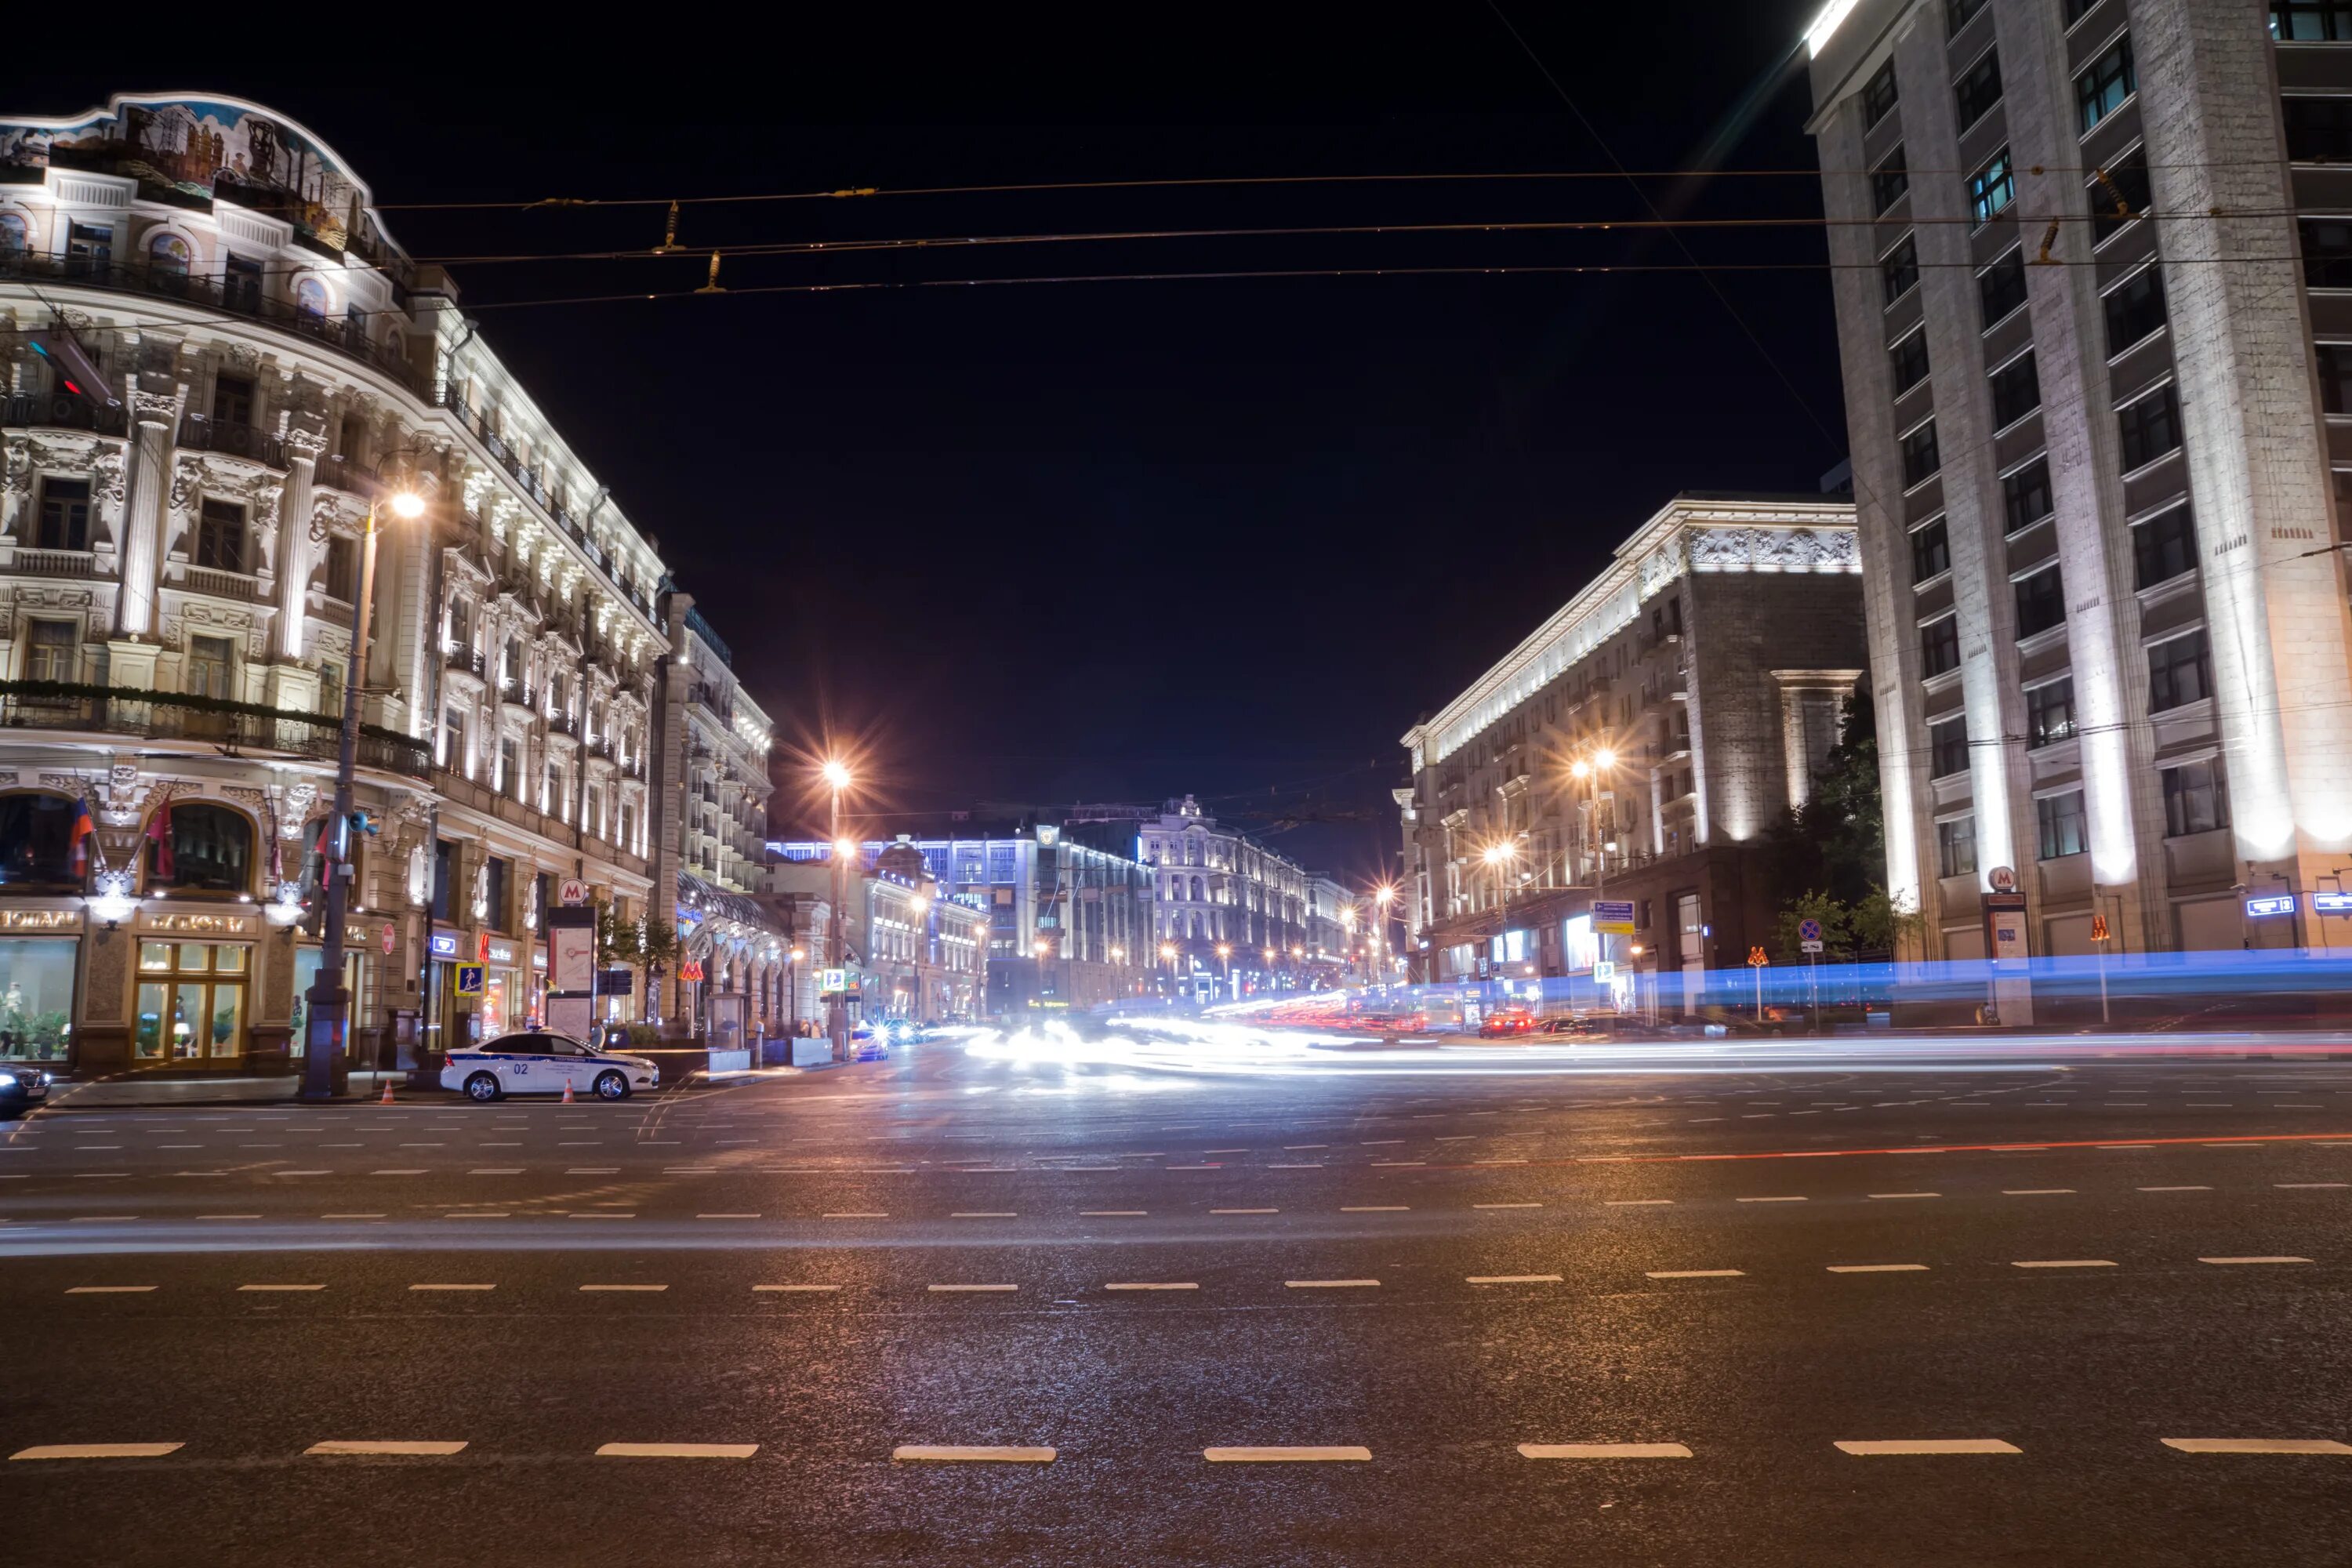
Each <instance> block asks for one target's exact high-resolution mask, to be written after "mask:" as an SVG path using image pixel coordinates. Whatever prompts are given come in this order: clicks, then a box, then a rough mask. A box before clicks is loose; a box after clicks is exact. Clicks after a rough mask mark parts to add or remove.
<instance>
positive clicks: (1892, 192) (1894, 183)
mask: <svg viewBox="0 0 2352 1568" xmlns="http://www.w3.org/2000/svg"><path fill="white" fill-rule="evenodd" d="M1910 188H1911V175H1910V174H1909V173H1908V172H1907V171H1906V169H1905V168H1904V166H1903V148H1902V146H1901V145H1900V144H1899V143H1898V144H1897V145H1896V147H1895V151H1894V152H1892V153H1888V154H1886V156H1885V158H1884V159H1882V160H1880V162H1879V165H1878V167H1876V168H1875V169H1873V170H1872V171H1871V172H1870V210H1871V211H1872V212H1874V213H1884V212H1885V210H1886V209H1887V208H1888V207H1891V206H1893V205H1895V203H1896V202H1897V201H1899V200H1901V199H1902V196H1903V193H1904V192H1906V191H1907V190H1909V189H1910Z"/></svg>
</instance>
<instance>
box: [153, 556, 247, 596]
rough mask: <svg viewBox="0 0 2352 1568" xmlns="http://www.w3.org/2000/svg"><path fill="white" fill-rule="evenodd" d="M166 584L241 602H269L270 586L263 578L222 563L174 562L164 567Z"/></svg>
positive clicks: (189, 591)
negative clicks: (205, 564)
mask: <svg viewBox="0 0 2352 1568" xmlns="http://www.w3.org/2000/svg"><path fill="white" fill-rule="evenodd" d="M163 585H164V586H165V587H167V588H177V589H179V590H180V591H181V592H182V593H184V594H202V595H205V596H206V597H208V598H214V599H229V600H234V601H235V602H236V603H237V604H240V605H262V604H267V603H268V602H269V590H268V587H267V586H265V585H264V584H263V583H262V581H261V579H260V578H258V577H256V576H254V575H253V574H251V573H249V572H231V571H228V570H226V568H224V567H219V566H197V565H194V564H191V563H186V562H181V561H174V562H171V563H168V564H167V565H166V566H165V567H164V569H163Z"/></svg>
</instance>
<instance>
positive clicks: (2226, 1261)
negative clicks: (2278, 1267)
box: [2197, 1258, 2311, 1264]
mask: <svg viewBox="0 0 2352 1568" xmlns="http://www.w3.org/2000/svg"><path fill="white" fill-rule="evenodd" d="M2197 1261H2198V1262H2200V1263H2221V1264H2230V1263H2308V1262H2310V1261H2311V1259H2310V1258H2199V1259H2198V1260H2197Z"/></svg>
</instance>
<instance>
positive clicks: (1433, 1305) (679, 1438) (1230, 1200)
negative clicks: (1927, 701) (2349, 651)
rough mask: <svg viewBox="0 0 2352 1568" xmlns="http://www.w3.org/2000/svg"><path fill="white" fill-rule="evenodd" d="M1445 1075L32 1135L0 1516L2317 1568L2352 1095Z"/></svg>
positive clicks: (1043, 1062) (1131, 1554)
mask: <svg viewBox="0 0 2352 1568" xmlns="http://www.w3.org/2000/svg"><path fill="white" fill-rule="evenodd" d="M1473 1055H1475V1054H1473V1053H1449V1058H1452V1059H1449V1060H1447V1061H1445V1062H1444V1064H1442V1066H1441V1065H1436V1064H1433V1059H1432V1058H1427V1057H1416V1058H1412V1060H1405V1059H1402V1058H1389V1057H1382V1056H1378V1055H1373V1056H1360V1057H1351V1058H1346V1059H1344V1060H1336V1059H1335V1062H1334V1064H1333V1065H1331V1067H1330V1068H1329V1070H1328V1071H1323V1070H1319V1069H1318V1070H1301V1069H1299V1068H1297V1065H1296V1064H1295V1062H1290V1061H1288V1060H1287V1059H1286V1060H1285V1061H1283V1062H1278V1063H1269V1064H1266V1065H1264V1066H1263V1067H1262V1068H1259V1069H1257V1070H1252V1069H1251V1068H1249V1067H1248V1065H1247V1064H1245V1063H1244V1064H1235V1065H1231V1066H1230V1067H1229V1068H1228V1070H1221V1071H1220V1072H1219V1073H1218V1074H1217V1075H1216V1076H1214V1077H1199V1076H1192V1075H1188V1074H1183V1073H1176V1072H1171V1071H1167V1070H1165V1069H1164V1068H1160V1067H1158V1066H1150V1067H1141V1066H1137V1065H1135V1064H1133V1063H1122V1062H1119V1061H1117V1060H1108V1061H1106V1060H1094V1061H1089V1062H1085V1063H1078V1064H1072V1063H1069V1062H1066V1061H1063V1060H1059V1059H1056V1058H1054V1057H1052V1056H1051V1055H1044V1056H1031V1055H1020V1054H1015V1055H1013V1056H1010V1057H1005V1058H992V1059H984V1058H973V1057H971V1056H968V1055H967V1054H966V1053H965V1052H964V1050H963V1049H962V1048H961V1047H958V1046H955V1045H950V1044H937V1045H930V1046H926V1047H918V1048H917V1049H916V1050H915V1051H914V1052H912V1053H907V1054H902V1057H901V1058H900V1059H898V1060H894V1061H892V1062H888V1063H880V1064H871V1065H865V1066H860V1067H856V1068H843V1069H838V1070H835V1071H832V1072H828V1073H824V1074H818V1075H812V1076H809V1077H806V1078H801V1079H790V1080H784V1081H773V1082H767V1083H762V1084H759V1085H757V1086H755V1087H751V1088H745V1089H720V1090H708V1091H700V1092H693V1093H688V1094H682V1095H667V1096H660V1097H655V1098H651V1099H643V1100H634V1101H631V1102H628V1103H626V1104H624V1105H619V1106H604V1105H591V1104H581V1105H573V1106H559V1105H555V1104H551V1103H547V1102H544V1101H533V1102H516V1101H509V1102H505V1103H502V1104H499V1105H493V1106H473V1105H469V1104H466V1103H464V1102H461V1101H459V1100H456V1099H455V1098H454V1097H446V1098H445V1097H436V1098H433V1099H429V1100H417V1101H415V1102H412V1103H404V1104H402V1105H399V1106H395V1107H392V1108H384V1107H380V1106H376V1105H372V1104H370V1105H356V1106H347V1107H337V1108H333V1109H328V1110H310V1109H247V1108H216V1109H199V1108H186V1109H173V1110H137V1111H125V1110H109V1111H102V1112H100V1111H80V1110H76V1109H74V1107H73V1106H72V1105H71V1103H70V1102H68V1103H67V1104H65V1105H63V1106H61V1107H59V1108H58V1109H57V1110H54V1111H51V1112H47V1113H45V1114H43V1115H41V1116H38V1117H37V1118H35V1119H33V1120H32V1121H29V1122H26V1123H21V1124H18V1125H17V1126H16V1127H15V1128H12V1129H6V1130H0V1310H5V1314H6V1319H5V1321H6V1322H7V1324H8V1326H9V1329H10V1333H9V1336H8V1348H9V1350H10V1351H11V1352H13V1354H12V1357H11V1360H12V1365H11V1368H10V1370H9V1372H8V1373H7V1375H6V1376H5V1379H0V1455H5V1456H8V1458H5V1460H0V1540H5V1542H6V1548H5V1554H6V1555H7V1557H8V1558H9V1560H11V1561H16V1562H24V1563H44V1564H52V1563H54V1564H65V1563H108V1564H142V1563H173V1564H184V1563H224V1564H227V1563H269V1564H273V1565H277V1564H282V1563H287V1562H310V1563H337V1564H340V1563H436V1564H464V1563H565V1564H573V1563H665V1564H669V1563H677V1564H697V1563H792V1564H803V1563H806V1564H828V1565H830V1564H852V1563H856V1564H863V1563H973V1564H981V1563H1021V1564H1030V1563H1074V1564H1075V1563H1087V1564H1095V1563H1204V1564H1259V1563H1264V1564H1284V1565H1293V1564H1349V1565H1354V1564H1387V1563H1395V1564H1431V1563H1486V1564H1494V1563H1698V1562H1708V1563H1791V1564H1797V1563H1802V1564H1818V1563H1904V1564H1912V1563H2036V1564H2041V1563H2101V1564H2107V1563H2125V1562H2128V1563H2184V1564H2187V1563H2194V1564H2212V1563H2242V1562H2255V1561H2259V1562H2262V1563H2267V1564H2278V1563H2336V1562H2341V1561H2343V1560H2344V1557H2345V1554H2346V1552H2347V1548H2346V1546H2345V1541H2346V1528H2345V1521H2346V1519H2347V1498H2352V1313H2348V1312H2347V1305H2352V1302H2347V1284H2352V1224H2347V1219H2348V1218H2352V1062H2335V1061H2330V1060H2326V1059H2305V1060H2296V1061H2281V1062H2262V1061H2232V1060H2206V1061H2180V1060H2150V1061H2141V1060H2130V1059H2126V1060H2121V1061H2112V1062H2095V1061H2086V1060H2069V1061H2063V1062H2059V1061H2053V1062H2052V1063H2049V1064H2042V1063H2036V1062H2032V1061H2015V1060H2011V1061H2005V1062H2000V1063H1998V1064H1993V1065H1990V1066H1987V1067H1984V1068H1971V1067H1969V1065H1968V1064H1966V1063H1965V1062H1962V1061H1958V1060H1950V1059H1944V1060H1937V1061H1934V1062H1932V1063H1928V1064H1925V1065H1917V1064H1914V1065H1911V1066H1908V1067H1906V1065H1904V1064H1903V1063H1901V1062H1899V1061H1896V1062H1877V1063H1874V1062H1870V1061H1864V1060H1859V1059H1854V1058H1834V1059H1822V1060H1807V1059H1805V1058H1802V1057H1801V1056H1790V1057H1789V1058H1786V1059H1782V1060H1780V1061H1777V1062H1775V1063H1774V1064H1772V1065H1770V1066H1769V1067H1768V1066H1757V1065H1754V1064H1742V1063H1727V1064H1721V1065H1711V1066H1707V1067H1705V1068H1701V1069H1699V1070H1693V1071H1675V1070H1662V1069H1660V1068H1657V1067H1656V1066H1654V1065H1652V1066H1649V1067H1645V1068H1644V1067H1637V1066H1634V1065H1631V1064H1629V1065H1626V1066H1624V1067H1622V1068H1612V1069H1611V1070H1605V1071H1600V1072H1591V1073H1584V1072H1573V1071H1569V1070H1565V1069H1557V1068H1554V1067H1553V1066H1552V1065H1550V1064H1549V1062H1547V1063H1546V1064H1543V1065H1538V1064H1537V1063H1536V1062H1535V1060H1534V1058H1528V1057H1520V1058H1513V1057H1511V1056H1510V1055H1509V1054H1508V1053H1507V1052H1500V1051H1498V1052H1492V1053H1486V1055H1484V1056H1483V1057H1477V1058H1476V1059H1469V1058H1471V1057H1472V1056H1473ZM1664 1059H1665V1060H1667V1061H1669V1062H1671V1061H1673V1060H1675V1058H1664ZM1514 1067H1519V1068H1525V1069H1527V1070H1512V1069H1513V1068H1514ZM2216 1442H2219V1443H2221V1444H2222V1445H2224V1446H2225V1449H2226V1448H2227V1447H2231V1446H2251V1447H2252V1450H2254V1451H2212V1445H2214V1444H2215V1443H2216ZM321 1445H326V1446H328V1447H327V1448H326V1449H324V1450H322V1449H321V1448H320V1446H321ZM392 1445H422V1446H424V1447H421V1448H417V1449H415V1450H413V1451H394V1452H365V1451H360V1452H336V1451H333V1449H334V1447H335V1446H356V1447H359V1448H362V1449H366V1448H370V1447H385V1446H392ZM1889 1445H1891V1446H1893V1447H1894V1449H1895V1450H1916V1449H1920V1448H1925V1449H1926V1450H1927V1451H1889V1450H1888V1449H1887V1448H1886V1447H1883V1446H1889ZM2281 1446H2284V1447H2287V1448H2290V1449H2294V1448H2301V1449H2305V1450H2311V1451H2261V1450H2263V1449H2265V1448H2270V1449H2275V1448H2278V1447H2281ZM927 1448H929V1449H940V1448H944V1449H949V1450H950V1451H954V1450H981V1451H982V1453H984V1454H987V1455H988V1457H982V1458H969V1459H955V1458H950V1459H939V1458H923V1457H919V1450H922V1449H927ZM990 1451H994V1452H990ZM1235 1451H1238V1452H1235ZM894 1456H897V1457H894Z"/></svg>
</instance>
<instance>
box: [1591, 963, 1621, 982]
mask: <svg viewBox="0 0 2352 1568" xmlns="http://www.w3.org/2000/svg"><path fill="white" fill-rule="evenodd" d="M1616 978H1617V966H1616V964H1614V963H1611V962H1610V961H1609V960H1608V959H1605V958H1604V959H1601V960H1600V961H1598V962H1597V963H1594V964H1593V966H1592V983H1593V984H1595V985H1606V984H1610V983H1611V982H1612V981H1613V980H1615V979H1616Z"/></svg>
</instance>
